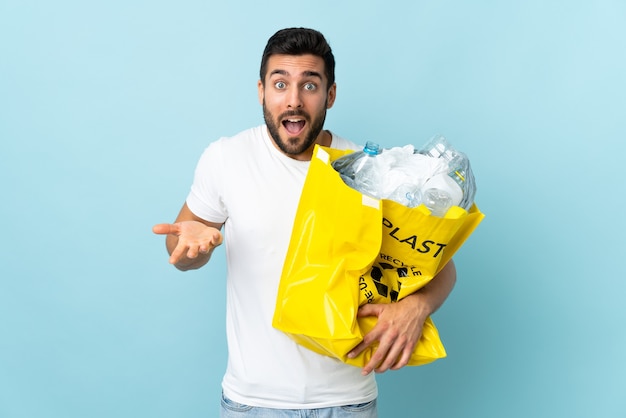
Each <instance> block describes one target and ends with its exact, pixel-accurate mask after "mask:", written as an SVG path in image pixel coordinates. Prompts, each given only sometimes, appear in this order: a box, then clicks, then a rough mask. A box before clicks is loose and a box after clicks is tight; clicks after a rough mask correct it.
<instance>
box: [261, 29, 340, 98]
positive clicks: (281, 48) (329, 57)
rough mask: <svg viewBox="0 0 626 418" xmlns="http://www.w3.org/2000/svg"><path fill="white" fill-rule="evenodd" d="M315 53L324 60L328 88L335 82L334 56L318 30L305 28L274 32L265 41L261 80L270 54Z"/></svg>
mask: <svg viewBox="0 0 626 418" xmlns="http://www.w3.org/2000/svg"><path fill="white" fill-rule="evenodd" d="M274 54H285V55H304V54H312V55H316V56H318V57H320V58H322V59H323V60H324V72H325V75H326V78H327V79H328V86H327V88H330V86H332V85H333V84H334V83H335V57H334V55H333V51H332V50H331V49H330V45H328V42H326V38H324V35H322V34H321V33H320V32H318V31H316V30H314V29H307V28H288V29H281V30H279V31H278V32H276V33H275V34H274V35H272V37H271V38H270V39H269V40H268V41H267V45H266V46H265V50H264V51H263V58H262V59H261V71H260V76H261V82H262V83H263V84H265V74H266V73H267V61H268V60H269V58H270V56H271V55H274Z"/></svg>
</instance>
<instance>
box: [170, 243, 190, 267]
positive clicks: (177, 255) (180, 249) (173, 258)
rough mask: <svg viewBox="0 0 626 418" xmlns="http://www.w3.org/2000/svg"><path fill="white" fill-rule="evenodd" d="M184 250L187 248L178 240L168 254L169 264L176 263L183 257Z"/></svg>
mask: <svg viewBox="0 0 626 418" xmlns="http://www.w3.org/2000/svg"><path fill="white" fill-rule="evenodd" d="M185 250H187V246H186V245H184V244H182V243H181V242H179V243H178V245H177V246H176V248H174V251H172V254H170V264H176V263H178V262H179V261H180V260H181V259H182V258H183V254H185Z"/></svg>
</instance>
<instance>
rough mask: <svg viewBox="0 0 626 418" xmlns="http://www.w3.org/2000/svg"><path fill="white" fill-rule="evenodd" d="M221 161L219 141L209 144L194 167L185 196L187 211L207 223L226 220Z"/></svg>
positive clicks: (222, 159)
mask: <svg viewBox="0 0 626 418" xmlns="http://www.w3.org/2000/svg"><path fill="white" fill-rule="evenodd" d="M223 161H224V158H223V155H222V147H221V143H220V141H219V140H218V141H216V142H213V143H211V144H210V145H209V146H208V147H207V148H206V149H205V150H204V152H203V153H202V156H201V157H200V160H199V161H198V164H197V165H196V170H195V174H194V179H193V183H192V185H191V190H190V191H189V195H188V196H187V201H186V202H187V206H188V207H189V209H190V210H191V211H192V212H193V213H194V214H195V215H196V216H198V217H200V218H202V219H204V220H206V221H209V222H216V223H224V222H225V221H226V219H227V218H228V212H227V210H226V207H225V205H224V194H223V187H224V184H223V182H222V179H223V176H224V169H223V167H224V166H223Z"/></svg>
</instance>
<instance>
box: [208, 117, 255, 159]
mask: <svg viewBox="0 0 626 418" xmlns="http://www.w3.org/2000/svg"><path fill="white" fill-rule="evenodd" d="M262 143H263V125H261V126H257V127H254V128H250V129H246V130H244V131H241V132H239V133H237V134H235V135H232V136H223V137H221V138H219V139H217V140H215V141H213V142H211V143H209V145H208V146H207V147H206V148H205V150H204V153H203V156H207V155H209V156H215V158H223V157H225V156H230V155H233V154H235V155H247V154H250V151H252V154H253V153H254V149H255V147H258V146H260V145H261V144H262Z"/></svg>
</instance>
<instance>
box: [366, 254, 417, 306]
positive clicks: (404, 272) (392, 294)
mask: <svg viewBox="0 0 626 418" xmlns="http://www.w3.org/2000/svg"><path fill="white" fill-rule="evenodd" d="M383 270H396V273H397V274H398V280H397V281H396V283H397V289H394V288H393V287H392V288H390V286H389V285H388V284H385V283H383V282H382V281H381V280H382V278H383ZM408 273H409V272H408V269H407V268H406V267H394V266H393V265H392V264H389V263H378V266H372V269H371V270H370V273H369V274H370V277H371V278H372V280H373V281H374V286H376V291H377V292H378V294H379V295H380V296H382V297H384V298H389V299H390V300H391V301H392V302H397V301H398V294H399V293H400V289H401V288H402V282H401V281H400V279H401V278H403V277H408V275H409V274H408Z"/></svg>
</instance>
